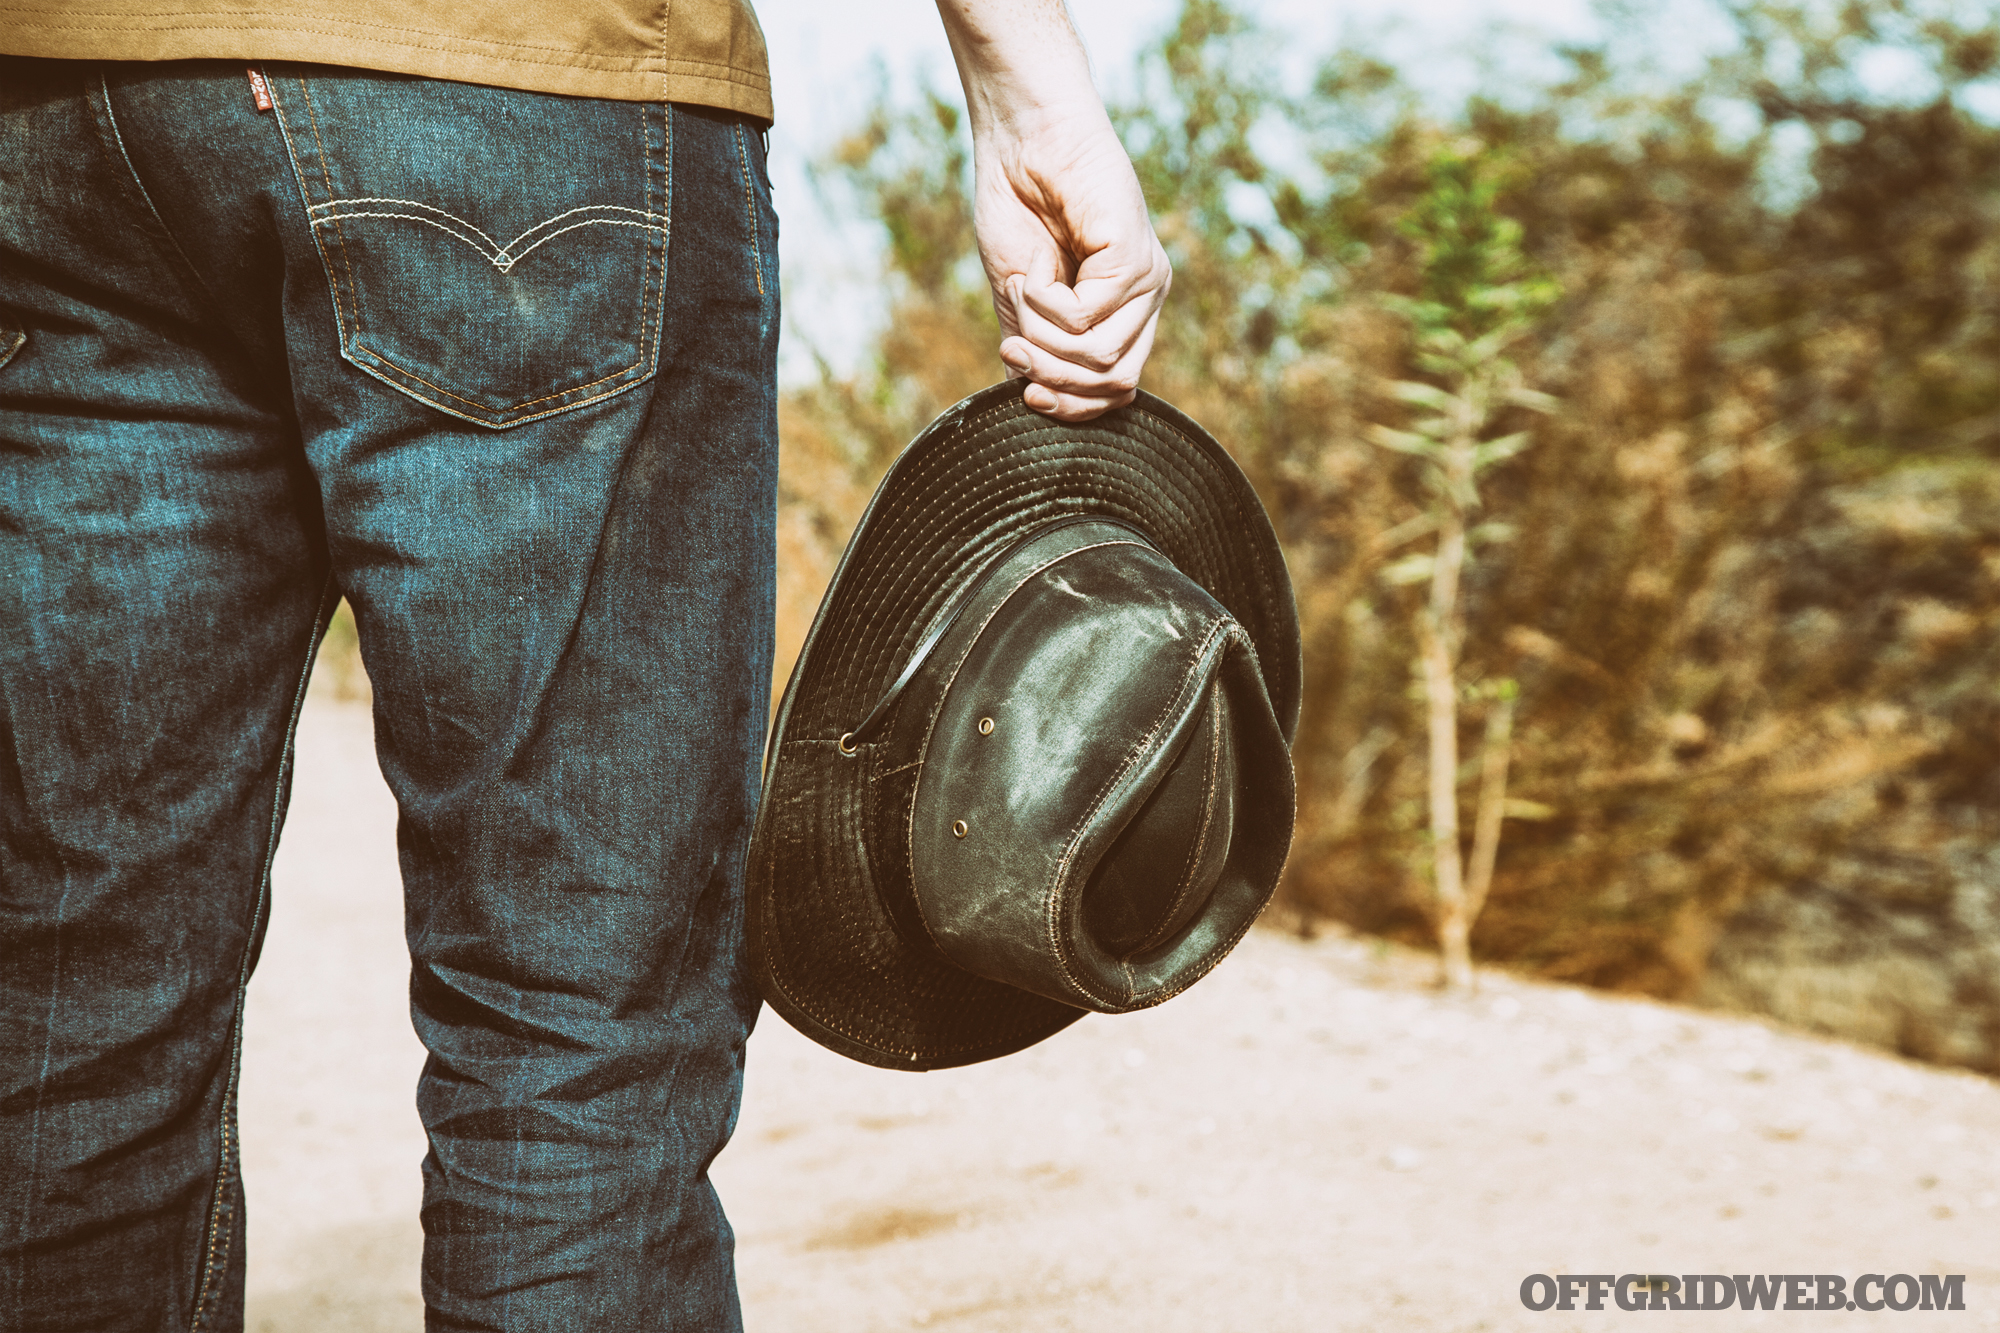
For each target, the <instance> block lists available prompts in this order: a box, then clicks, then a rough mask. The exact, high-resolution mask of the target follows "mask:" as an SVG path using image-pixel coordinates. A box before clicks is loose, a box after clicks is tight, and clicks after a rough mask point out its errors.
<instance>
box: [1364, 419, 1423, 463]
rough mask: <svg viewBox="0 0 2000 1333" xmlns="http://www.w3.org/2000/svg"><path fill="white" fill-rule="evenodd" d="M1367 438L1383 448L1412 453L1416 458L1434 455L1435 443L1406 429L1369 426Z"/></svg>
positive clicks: (1400, 452) (1401, 452)
mask: <svg viewBox="0 0 2000 1333" xmlns="http://www.w3.org/2000/svg"><path fill="white" fill-rule="evenodd" d="M1368 439H1369V441H1370V442H1371V443H1374V444H1379V445H1381V446H1382V447H1383V448H1384V449H1394V450H1395V451H1396V452H1397V453H1399V454H1414V455H1416V456H1417V457H1418V458H1432V457H1435V456H1436V454H1437V451H1438V446H1437V443H1436V442H1435V441H1433V440H1428V439H1425V438H1424V437H1423V436H1421V435H1413V434H1411V433H1410V432H1409V431H1406V430H1391V429H1390V428H1389V427H1387V426H1370V427H1369V428H1368Z"/></svg>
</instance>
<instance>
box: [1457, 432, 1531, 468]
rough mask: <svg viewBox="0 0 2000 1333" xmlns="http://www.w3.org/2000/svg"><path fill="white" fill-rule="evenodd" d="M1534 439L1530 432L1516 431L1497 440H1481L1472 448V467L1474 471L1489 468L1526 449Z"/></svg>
mask: <svg viewBox="0 0 2000 1333" xmlns="http://www.w3.org/2000/svg"><path fill="white" fill-rule="evenodd" d="M1533 439H1534V434H1533V432H1531V431H1525V430H1517V431H1515V432H1514V433H1513V434H1512V435H1502V436H1501V437H1500V438H1499V439H1497V440H1482V441H1480V442H1479V443H1478V444H1475V445H1473V446H1472V466H1473V470H1474V471H1478V470H1480V469H1483V468H1487V467H1491V466H1492V465H1493V464H1495V463H1498V462H1501V461H1503V460H1505V459H1509V458H1512V457H1513V456H1514V455H1515V454H1518V453H1520V452H1521V451H1522V450H1523V449H1525V448H1527V447H1528V445H1529V443H1530V441H1532V440H1533Z"/></svg>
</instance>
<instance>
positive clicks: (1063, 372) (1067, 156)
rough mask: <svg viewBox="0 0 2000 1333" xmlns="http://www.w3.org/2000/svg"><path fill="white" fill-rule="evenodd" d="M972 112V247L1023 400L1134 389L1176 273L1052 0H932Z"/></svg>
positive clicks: (1117, 394)
mask: <svg viewBox="0 0 2000 1333" xmlns="http://www.w3.org/2000/svg"><path fill="white" fill-rule="evenodd" d="M938 12H939V14H940V15H941V16H942V17H943V19H944V23H945V29H946V32H947V33H948V34H949V35H950V38H951V46H952V54H953V57H954V59H955V60H956V61H957V63H958V70H959V78H960V80H961V81H962V82H963V84H964V86H965V96H966V105H967V108H968V110H969V112H970V115H971V121H972V138H973V155H974V164H975V166H974V170H975V175H976V177H977V180H976V184H975V208H976V223H977V227H978V232H979V251H980V258H981V260H982V261H983V262H984V263H985V266H986V276H987V279H988V281H989V282H990V283H991V284H992V287H993V307H994V311H995V313H996V314H997V315H998V316H999V319H1000V326H1001V331H1002V334H1003V335H1004V336H1003V338H1002V341H1001V344H1000V355H1001V359H1002V360H1003V361H1005V362H1006V364H1007V367H1008V370H1009V372H1010V373H1011V374H1013V375H1015V376H1017V377H1020V378H1024V379H1027V380H1029V381H1031V384H1030V387H1029V388H1028V389H1027V390H1026V391H1025V397H1026V400H1027V403H1028V405H1029V406H1030V407H1033V408H1035V409H1036V410H1037V411H1041V412H1047V413H1050V414H1052V415H1054V416H1058V417H1062V418H1064V419H1066V420H1072V421H1081V420H1086V419H1088V418H1090V417H1093V416H1096V415H1098V414H1099V413H1101V412H1104V411H1106V410H1108V409H1110V408H1113V407H1118V406H1122V405H1123V404H1125V403H1128V402H1130V401H1131V400H1132V395H1133V392H1134V390H1135V389H1136V387H1137V385H1138V382H1139V371H1140V369H1141V367H1142V366H1143V365H1144V363H1145V360H1146V355H1147V353H1148V351H1149V350H1150V349H1151V347H1152V340H1153V330H1154V327H1155V324H1156V322H1157V318H1158V314H1159V307H1160V303H1161V301H1162V300H1164V299H1165V296H1166V292H1167V287H1168V284H1169V282H1170V281H1171V277H1172V274H1171V270H1170V269H1169V267H1168V264H1167V258H1166V254H1165V253H1164V252H1163V251H1162V250H1161V249H1160V244H1159V241H1158V240H1157V239H1155V237H1154V235H1153V228H1152V223H1151V222H1150V221H1149V220H1148V218H1147V216H1146V201H1145V199H1144V197H1143V196H1142V195H1141V193H1140V191H1139V182H1138V178H1137V177H1136V176H1135V175H1134V174H1133V171H1132V164H1131V162H1130V161H1129V159H1127V157H1126V156H1125V149H1124V146H1123V145H1122V144H1120V143H1119V141H1118V136H1117V135H1116V134H1115V133H1114V132H1113V130H1112V127H1111V121H1110V118H1109V117H1108V116H1106V114H1105V111H1104V105H1103V103H1102V102H1101V101H1100V100H1099V99H1098V96H1097V91H1096V89H1095V88H1094V87H1093V86H1092V84H1091V80H1090V65H1089V62H1088V60H1087V59H1086V58H1085V56H1084V52H1083V44H1082V42H1081V41H1080V40H1078V38H1077V35H1076V31H1075V29H1074V28H1073V27H1072V26H1071V24H1070V21H1069V15H1068V13H1067V12H1066V11H1065V10H1064V9H1063V7H1062V5H1061V3H1060V2H1059V0H938Z"/></svg>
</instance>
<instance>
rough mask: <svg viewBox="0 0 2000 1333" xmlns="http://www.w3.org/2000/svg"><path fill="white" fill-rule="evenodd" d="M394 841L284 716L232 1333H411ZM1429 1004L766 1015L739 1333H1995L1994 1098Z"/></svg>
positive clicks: (1837, 1066)
mask: <svg viewBox="0 0 2000 1333" xmlns="http://www.w3.org/2000/svg"><path fill="white" fill-rule="evenodd" d="M393 826H394V812H393V808H392V806H391V804H390V802H389V798H388V795H387V793H386V792H385V791H384V790H383V788H382V785H381V781H380V779H379V777H378V776H377V775H376V772H375V768H374V761H373V756H372V753H371V751H370V747H369V741H368V731H367V720H366V716H365V713H364V712H363V711H362V710H361V709H359V708H357V707H355V706H353V705H338V704H332V703H327V702H323V701H316V702H314V703H313V704H312V705H310V706H309V708H308V710H307V715H306V719H305V722H304V724H303V726H302V728H301V732H300V767H299V776H298V782H297V787H296V795H295V797H294V800H293V807H292V815H291V819H290V823H289V825H288V827H287V830H286V841H285V845H284V850H283V851H282V852H281V854H280V857H279V862H278V873H277V878H278V882H277V888H276V906H275V911H274V915H273V918H272V924H271V933H270V939H269V942H268V944H267V945H266V948H265V952H264V959H263V963H262V965H261V967H260V969H259V971H258V973H257V977H256V980H255V982H254V983H253V986H252V1000H251V1008H250V1014H249V1029H248V1034H247V1037H246V1044H247V1047H248V1049H247V1051H246V1055H245V1072H244V1076H243V1086H244V1093H243V1102H244V1126H243V1133H244V1151H245V1169H246V1174H247V1177H248V1182H249V1189H250V1262H251V1265H252V1269H251V1300H250V1327H251V1328H252V1329H253V1330H257V1331H259V1333H277V1331H278V1330H283V1331H284V1333H307V1331H308V1330H310V1331H311V1333H343V1331H344V1330H371V1331H372V1330H392V1329H393V1330H415V1329H418V1328H419V1327H421V1322H422V1321H421V1307H420V1303H419V1301H418V1298H417V1295H416V1271H417V1249H418V1244H419V1234H418V1231H417V1226H416V1222H415V1213H416V1201H417V1195H418V1175H417V1163H418V1161H419V1159H420V1158H421V1156H422V1153H423V1136H422V1132H421V1130H420V1129H419V1128H418V1126H417V1123H416V1117H415V1112H414V1110H413V1109H412V1105H411V1100H412V1098H411V1089H412V1085H413V1083H414V1080H415V1077H416V1071H417V1068H418V1066H419V1065H420V1064H421V1062H422V1053H421V1051H420V1050H419V1048H418V1047H417V1044H416V1041H415V1039H414V1037H412V1036H411V1034H410V1029H409V1023H408V1019H407V1017H406V1015H405V1012H404V990H403V987H404V975H405V967H406V964H405V961H404V959H403V957H402V954H401V947H402V945H401V915H400V900H399V890H398V888H397V885H396V881H395V856H394V848H393V841H392V839H393ZM1427 975H1428V969H1427V966H1426V965H1425V964H1424V963H1423V962H1422V961H1421V960H1418V959H1415V958H1411V957H1408V956H1405V955H1402V954H1400V953H1396V952H1392V951H1384V950H1380V949H1375V948H1371V947H1370V946H1369V945H1367V944H1365V943H1362V942H1359V941H1353V940H1321V941H1318V942H1315V943H1310V944H1308V943H1303V942H1300V941H1297V940H1293V939H1290V938H1288V937H1284V936H1280V935H1277V934H1273V933H1267V932H1257V933H1253V935H1252V937H1251V938H1250V939H1249V940H1247V941H1245V943H1244V944H1243V945H1242V947H1240V948H1239V949H1238V950H1237V952H1236V953H1235V954H1234V955H1233V956H1232V957H1231V958H1230V959H1229V960H1228V961H1227V962H1226V963H1225V964H1224V965H1223V966H1222V967H1221V968H1219V969H1218V970H1217V972H1216V973H1215V975H1214V976H1213V977H1212V978H1210V979H1208V980H1206V981H1204V982H1203V983H1202V984H1201V985H1200V986H1198V987H1196V988H1195V989H1194V990H1193V991H1190V992H1189V993H1188V994H1187V995H1186V996H1184V997H1182V998H1180V999H1177V1000H1175V1001H1174V1002H1173V1003H1171V1004H1169V1005H1167V1006H1165V1007H1163V1008H1161V1009H1157V1010H1153V1011H1150V1012H1148V1013H1145V1014H1138V1015H1132V1016H1129V1017H1124V1018H1115V1019H1112V1018H1090V1019H1086V1020H1085V1021H1083V1022H1081V1023H1079V1024H1077V1025H1076V1026H1075V1027H1073V1028H1071V1029H1069V1030H1068V1031H1067V1032H1065V1033H1062V1034H1061V1035H1059V1036H1057V1037H1056V1038H1054V1039H1053V1040H1051V1041H1048V1042H1046V1043H1044V1044H1042V1045H1041V1046H1039V1047H1036V1048H1035V1049H1033V1050H1031V1051H1028V1052H1026V1053H1024V1054H1022V1055H1018V1056H1014V1057H1011V1058H1009V1059H1007V1060H1004V1061H1000V1062H997V1063H994V1064H989V1065H982V1066H977V1067H974V1068H972V1069H967V1070H958V1071H950V1072H944V1073H936V1074H927V1075H911V1074H901V1073H891V1072H884V1071H878V1070H872V1069H868V1068H865V1067H863V1066H861V1065H858V1064H853V1063H851V1062H848V1061H845V1060H842V1059H840V1058H839V1057H837V1056H834V1055H831V1054H829V1053H827V1052H825V1051H822V1050H821V1049H820V1048H818V1047H816V1046H814V1045H812V1044H811V1043H810V1042H808V1041H806V1040H805V1039H804V1038H802V1037H799V1036H797V1035H796V1034H795V1033H793V1032H792V1031H791V1030H790V1029H789V1028H787V1027H786V1026H785V1025H784V1023H783V1022H782V1021H780V1020H778V1019H776V1018H775V1017H773V1016H771V1015H770V1014H768V1013H767V1014H766V1015H765V1017H764V1020H763V1022H762V1023H761V1024H760V1026H759V1028H758V1030H757V1033H756V1036H755V1037H754V1038H753V1040H752V1042H751V1056H750V1073H749V1081H748V1086H747V1089H746V1093H745V1105H744V1112H743V1121H742V1125H741V1128H740V1130H739V1132H738V1134H737V1138H736V1141H735V1142H734V1144H732V1146H731V1147H730V1149H729V1150H728V1152H726V1153H725V1154H724V1155H723V1158H722V1160H721V1161H720V1162H719V1163H718V1165H717V1168H716V1172H715V1175H716V1180H717V1183H718V1187H719V1188H720V1189H721V1191H722V1194H723V1198H724V1201H725V1203H726V1204H727V1205H728V1207H729V1210H730V1214H731V1217H732V1218H733V1219H734V1221H735V1223H736V1227H737V1230H738V1234H739V1270H740V1273H741V1280H742V1285H743V1295H744V1309H745V1322H746V1324H747V1326H748V1328H749V1330H750V1333H793V1331H794V1330H812V1333H849V1331H852V1333H863V1331H864V1330H865V1331H867V1333H875V1331H877V1330H892V1329H893V1330H901V1329H913V1328H915V1329H921V1328H939V1329H952V1330H964V1331H966V1333H971V1331H973V1330H996V1331H997V1330H1023V1329H1034V1330H1038V1331H1039V1330H1066V1329H1077V1330H1084V1329H1088V1330H1092V1331H1093V1333H1122V1331H1124V1330H1132V1331H1133V1333H1138V1331H1139V1330H1145V1331H1146V1333H1176V1331H1179V1330H1188V1331H1189V1333H1193V1331H1194V1330H1202V1331H1204V1333H1226V1331H1230V1330H1243V1331H1244V1333H1253V1331H1254V1333H1282V1331H1286V1330H1299V1331H1300V1333H1306V1331H1308V1330H1311V1331H1313V1333H1318V1331H1319V1330H1334V1329H1354V1330H1364V1329H1365V1330H1376V1329H1388V1328H1395V1329H1413V1330H1420V1331H1421V1330H1461V1329H1463V1330H1474V1329H1492V1330H1504V1329H1515V1328H1522V1329H1548V1328H1553V1327H1561V1328H1565V1329H1597V1328H1625V1327H1629V1326H1630V1323H1629V1319H1628V1317H1627V1316H1626V1315H1624V1314H1622V1313H1621V1312H1619V1311H1617V1310H1616V1309H1615V1308H1614V1309H1611V1310H1608V1311H1606V1312H1604V1313H1598V1314H1591V1313H1586V1312H1584V1311H1582V1310H1578V1311H1575V1312H1573V1313H1564V1312H1559V1311H1549V1312H1547V1313H1543V1314H1532V1313H1530V1312H1528V1311H1527V1310H1525V1309H1524V1308H1523V1307H1522V1305H1521V1302H1520V1298H1519V1296H1518V1294H1517V1293H1518V1290H1519V1286H1520V1283H1521V1279H1522V1278H1523V1277H1525V1276H1527V1275H1528V1274H1530V1273H1538V1272H1539V1273H1558V1272H1579V1273H1581V1272H1600V1273H1622V1272H1631V1271H1657V1272H1672V1273H1734V1272H1738V1271H1744V1270H1756V1271H1757V1272H1760V1273H1790V1272H1798V1273H1838V1274H1843V1275H1846V1276H1847V1277H1849V1278H1852V1277H1855V1276H1858V1275H1860V1274H1862V1273H1871V1272H1879V1273H1911V1274H1922V1273H1963V1274H1965V1275H1966V1278H1967V1280H1966V1285H1965V1303H1966V1307H1967V1308H1966V1309H1965V1310H1964V1311H1963V1312H1932V1313H1915V1312H1913V1314H1912V1317H1913V1318H1915V1319H1917V1320H1919V1321H1920V1322H1921V1326H1922V1327H1932V1326H1937V1327H1951V1328H2000V1084H1996V1083H1994V1082H1992V1081H1990V1080H1987V1079H1982V1078H1979V1077H1976V1076H1973V1075H1968V1074H1962V1073H1957V1072H1952V1071H1947V1070H1941V1069H1935V1068H1930V1067H1925V1066H1920V1065H1914V1064H1910V1063H1907V1062H1904V1061H1900V1060H1897V1059H1894V1058H1892V1057H1888V1056H1884V1055H1880V1054H1877V1053H1874V1052H1872V1051H1864V1050H1859V1049H1855V1048H1852V1047H1848V1046H1843V1045H1840V1044H1837V1043H1833V1042H1825V1041H1819V1040H1815V1039H1812V1038H1809V1037H1804V1036H1799V1035H1796V1034H1788V1033H1781V1032H1776V1031H1773V1030H1771V1029H1769V1028H1767V1027H1765V1026H1764V1025H1762V1024H1759V1023H1755V1022H1750V1021H1744V1020H1737V1019H1731V1018H1724V1017H1718V1016H1714V1015H1709V1014H1704V1013H1699V1012H1694V1011H1689V1010H1684V1009H1678V1008H1673V1007H1670V1006H1665V1005H1659V1004H1653V1003H1648V1002H1640V1001H1628V1000H1620V999H1614V998H1610V997H1606V996H1601V995H1597V994H1593V993H1588V992H1583V991H1576V990H1569V989H1565V988H1561V987H1554V986H1543V985H1534V984H1529V983H1524V982H1519V981H1514V980H1511V979H1508V978H1505V977H1487V978H1486V979H1485V980H1484V981H1483V983H1482V989H1481V992H1480V994H1479V995H1477V996H1476V997H1471V998H1463V999H1461V998H1449V997H1442V996H1439V995H1437V994H1435V993H1433V992H1431V991H1429V990H1428V989H1426V988H1425V987H1424V986H1423V980H1424V978H1425V977H1426V976H1427ZM1794 1320H1795V1317H1794V1316H1793V1315H1791V1314H1787V1313H1785V1312H1782V1311H1773V1312H1770V1313H1764V1312H1751V1313H1747V1314H1746V1313H1744V1312H1742V1311H1740V1310H1739V1311H1731V1312H1729V1313H1727V1314H1723V1315H1714V1314H1708V1315H1695V1314H1692V1313H1683V1314H1675V1313H1671V1312H1668V1313H1664V1314H1656V1315H1652V1316H1650V1317H1649V1318H1648V1319H1647V1320H1646V1321H1645V1322H1646V1325H1647V1327H1649V1328H1661V1329H1664V1328H1676V1327H1680V1326H1682V1325H1684V1324H1688V1323H1699V1325H1700V1327H1702V1328H1705V1329H1714V1328H1717V1327H1728V1328H1738V1327H1744V1328H1761V1327H1765V1326H1783V1327H1794V1326H1795V1322H1794ZM1884 1321H1888V1322H1891V1323H1893V1324H1894V1325H1895V1326H1898V1327H1900V1326H1901V1322H1902V1321H1900V1320H1898V1319H1896V1318H1895V1317H1894V1316H1893V1315H1892V1313H1891V1312H1889V1311H1884V1312H1882V1313H1880V1314H1875V1315H1869V1314H1864V1313H1860V1312H1855V1313H1842V1314H1841V1318H1840V1319H1839V1320H1838V1321H1836V1320H1833V1319H1829V1318H1826V1317H1825V1316H1824V1315H1821V1316H1820V1317H1819V1318H1816V1319H1813V1320H1811V1321H1810V1326H1811V1327H1812V1328H1814V1329H1827V1330H1832V1329H1839V1328H1855V1327H1862V1326H1868V1327H1874V1326H1877V1325H1879V1324H1882V1323H1883V1322H1884Z"/></svg>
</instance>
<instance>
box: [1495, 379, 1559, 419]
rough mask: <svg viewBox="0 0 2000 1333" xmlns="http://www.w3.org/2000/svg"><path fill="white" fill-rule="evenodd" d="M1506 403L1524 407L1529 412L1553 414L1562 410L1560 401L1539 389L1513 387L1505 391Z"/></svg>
mask: <svg viewBox="0 0 2000 1333" xmlns="http://www.w3.org/2000/svg"><path fill="white" fill-rule="evenodd" d="M1507 401H1508V402H1510V403H1512V404H1513V405H1514V406H1516V407H1525V408H1527V409H1528V410H1529V411H1530V412H1547V413H1551V414H1553V413H1555V412H1558V411H1560V410H1562V399H1560V398H1558V397H1556V396H1555V395H1554V394H1547V393H1543V392H1542V391H1541V390H1539V389H1524V388H1520V387H1518V386H1517V387H1515V388H1512V389H1509V390H1508V391H1507Z"/></svg>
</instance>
